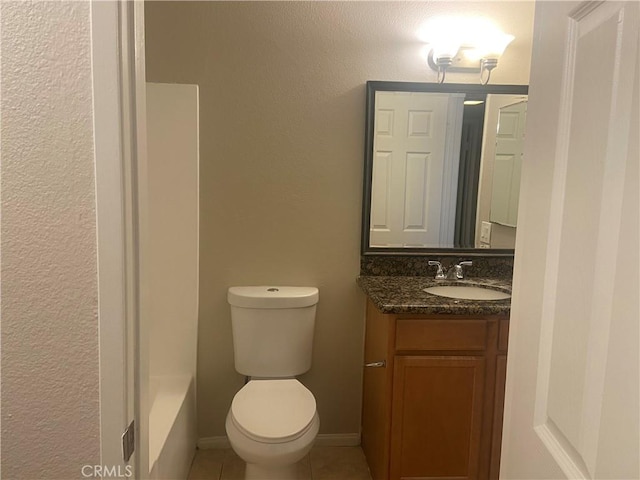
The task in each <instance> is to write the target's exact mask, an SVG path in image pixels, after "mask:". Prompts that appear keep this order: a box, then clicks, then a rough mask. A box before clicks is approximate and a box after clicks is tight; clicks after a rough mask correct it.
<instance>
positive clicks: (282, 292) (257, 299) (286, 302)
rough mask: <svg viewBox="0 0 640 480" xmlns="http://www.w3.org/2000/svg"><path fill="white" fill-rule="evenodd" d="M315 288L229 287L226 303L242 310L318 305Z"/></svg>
mask: <svg viewBox="0 0 640 480" xmlns="http://www.w3.org/2000/svg"><path fill="white" fill-rule="evenodd" d="M318 298H319V295H318V289H317V288H316V287H278V286H273V285H264V286H259V287H230V288H229V291H228V293H227V301H228V302H229V303H230V304H231V305H234V306H236V307H244V308H301V307H310V306H311V305H315V304H316V303H318Z"/></svg>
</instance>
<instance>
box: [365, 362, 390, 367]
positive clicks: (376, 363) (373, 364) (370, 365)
mask: <svg viewBox="0 0 640 480" xmlns="http://www.w3.org/2000/svg"><path fill="white" fill-rule="evenodd" d="M364 366H365V367H367V368H381V367H386V366H387V361H386V360H380V361H378V362H371V363H365V364H364Z"/></svg>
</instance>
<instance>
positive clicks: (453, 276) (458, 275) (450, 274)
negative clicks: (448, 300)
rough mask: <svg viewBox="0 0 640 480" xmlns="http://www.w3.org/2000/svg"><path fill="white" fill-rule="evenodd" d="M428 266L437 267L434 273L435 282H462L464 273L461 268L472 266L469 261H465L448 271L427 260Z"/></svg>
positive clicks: (439, 264)
mask: <svg viewBox="0 0 640 480" xmlns="http://www.w3.org/2000/svg"><path fill="white" fill-rule="evenodd" d="M429 265H430V266H432V267H438V271H437V272H436V277H435V279H436V280H462V279H463V278H464V271H463V269H462V267H468V266H471V265H473V262H471V261H465V262H460V263H457V264H455V265H453V266H451V267H449V268H448V269H447V268H445V267H443V266H442V263H440V262H438V261H436V260H429Z"/></svg>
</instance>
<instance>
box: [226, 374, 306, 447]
mask: <svg viewBox="0 0 640 480" xmlns="http://www.w3.org/2000/svg"><path fill="white" fill-rule="evenodd" d="M230 414H231V415H230V416H231V420H232V421H233V424H234V425H235V426H236V427H237V428H238V430H240V431H241V432H242V433H243V434H244V435H246V436H247V437H249V438H251V439H252V440H255V441H258V442H263V443H284V442H289V441H292V440H295V439H296V438H298V437H300V436H302V435H304V434H305V433H306V432H307V431H308V430H309V428H311V425H312V422H313V419H314V417H315V415H316V399H315V398H314V396H313V394H312V393H311V392H310V391H309V390H308V389H307V388H306V387H305V386H304V385H302V384H301V383H300V382H299V381H298V380H296V379H278V380H251V381H249V383H247V384H246V385H245V386H244V387H242V388H241V389H240V391H239V392H238V393H236V395H235V397H233V402H232V403H231V410H230Z"/></svg>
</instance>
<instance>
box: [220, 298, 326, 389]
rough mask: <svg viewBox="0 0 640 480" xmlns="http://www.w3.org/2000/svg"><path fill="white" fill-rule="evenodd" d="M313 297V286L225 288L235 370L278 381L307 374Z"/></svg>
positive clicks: (314, 309) (311, 337)
mask: <svg viewBox="0 0 640 480" xmlns="http://www.w3.org/2000/svg"><path fill="white" fill-rule="evenodd" d="M318 298H319V297H318V289H317V288H315V287H272V286H260V287H231V288H229V291H228V293H227V301H228V302H229V304H230V305H231V327H232V332H233V354H234V361H235V368H236V371H237V372H238V373H241V374H243V375H248V376H251V377H267V378H280V377H293V376H296V375H300V374H302V373H304V372H306V371H307V370H309V369H310V368H311V353H312V347H313V328H314V324H315V319H316V304H317V303H318Z"/></svg>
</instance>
